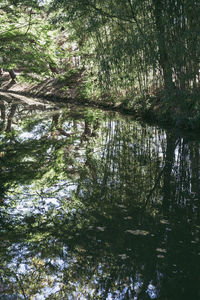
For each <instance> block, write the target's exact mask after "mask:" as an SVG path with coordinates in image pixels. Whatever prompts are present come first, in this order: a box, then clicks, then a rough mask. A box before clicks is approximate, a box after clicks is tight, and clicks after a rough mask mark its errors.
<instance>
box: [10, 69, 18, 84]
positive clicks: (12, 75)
mask: <svg viewBox="0 0 200 300" xmlns="http://www.w3.org/2000/svg"><path fill="white" fill-rule="evenodd" d="M8 72H9V74H10V77H11V79H12V81H15V78H16V76H17V75H16V74H15V71H14V70H13V69H11V70H9V71H8Z"/></svg>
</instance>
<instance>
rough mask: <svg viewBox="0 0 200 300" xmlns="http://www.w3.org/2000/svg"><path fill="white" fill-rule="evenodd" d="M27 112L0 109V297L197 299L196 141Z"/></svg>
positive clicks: (107, 119) (30, 107)
mask: <svg viewBox="0 0 200 300" xmlns="http://www.w3.org/2000/svg"><path fill="white" fill-rule="evenodd" d="M24 101H25V102H27V103H25V102H24ZM28 102H29V101H27V99H23V101H21V100H16V99H15V100H14V98H12V97H10V98H2V99H1V100H0V109H1V120H0V171H1V176H0V230H1V235H0V299H1V300H3V299H30V300H32V299H34V300H35V299H36V300H40V299H58V300H60V299H64V300H66V299H67V300H68V299H69V300H72V299H74V300H76V299H77V300H78V299H80V300H84V299H86V300H88V299H94V300H96V299H107V300H111V299H120V300H121V299H124V300H129V299H132V300H138V299H141V300H145V299H161V300H171V299H174V300H179V299H180V300H183V299H187V300H193V299H194V300H198V299H199V298H200V293H199V290H200V248H199V238H200V234H199V233H200V222H199V220H200V180H199V178H200V135H199V136H196V137H193V138H191V137H190V136H181V135H176V134H175V133H173V132H172V131H168V132H166V131H164V130H163V129H160V128H158V127H151V126H149V125H146V124H141V123H139V122H136V121H134V120H133V119H132V118H130V117H127V118H126V117H123V116H121V115H119V114H115V113H110V112H102V111H100V110H95V109H91V108H81V107H72V106H69V107H66V106H65V107H64V108H63V107H61V106H58V105H53V104H48V103H45V104H39V103H34V101H33V102H30V103H28Z"/></svg>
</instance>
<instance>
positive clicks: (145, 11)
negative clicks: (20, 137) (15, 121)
mask: <svg viewBox="0 0 200 300" xmlns="http://www.w3.org/2000/svg"><path fill="white" fill-rule="evenodd" d="M0 24H1V29H0V42H1V46H0V66H1V76H2V78H3V74H4V71H7V72H9V74H10V77H11V80H12V83H13V84H14V83H15V82H16V81H17V82H24V81H26V82H29V83H34V84H38V83H41V82H49V81H48V80H49V79H53V81H54V82H56V83H57V84H58V83H59V85H58V89H61V90H62V92H65V96H66V97H67V96H68V97H72V96H73V95H74V97H75V98H77V99H82V101H86V102H87V100H88V99H89V102H90V103H91V104H93V103H100V104H106V105H108V106H109V105H110V106H112V107H120V108H121V109H125V110H126V111H130V112H134V113H136V114H138V115H141V116H148V117H149V118H151V119H157V120H158V121H160V122H164V123H167V124H169V123H170V124H172V125H177V126H181V127H186V128H193V129H194V128H199V127H200V103H199V94H200V89H199V78H200V73H199V69H200V60H199V58H200V35H199V32H200V3H199V1H195V0H177V1H173V0H162V1H160V0H123V1H122V0H109V1H101V0H82V1H79V0H73V1H72V0H71V1H70V0H52V1H41V0H31V1H28V0H23V1H18V0H3V1H1V4H0ZM16 75H17V76H16ZM2 81H3V79H2ZM72 90H73V91H72Z"/></svg>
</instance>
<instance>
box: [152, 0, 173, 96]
mask: <svg viewBox="0 0 200 300" xmlns="http://www.w3.org/2000/svg"><path fill="white" fill-rule="evenodd" d="M153 4H154V15H155V24H156V31H157V43H158V55H159V58H158V61H159V64H160V66H161V68H162V71H163V79H164V86H165V90H166V91H170V90H171V89H174V83H173V81H172V69H171V66H170V61H169V55H168V51H169V49H168V48H167V42H166V37H165V35H166V29H165V26H166V24H165V23H166V20H165V22H163V18H164V16H163V13H164V4H163V1H162V0H153Z"/></svg>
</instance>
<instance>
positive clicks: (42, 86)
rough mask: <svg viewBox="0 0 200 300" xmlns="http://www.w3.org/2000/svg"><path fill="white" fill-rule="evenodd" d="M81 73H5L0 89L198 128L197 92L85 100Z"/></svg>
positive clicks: (186, 127)
mask: <svg viewBox="0 0 200 300" xmlns="http://www.w3.org/2000/svg"><path fill="white" fill-rule="evenodd" d="M83 76H84V75H83V74H82V73H81V72H77V71H76V70H75V71H74V70H72V72H70V73H69V74H67V75H65V76H64V75H60V76H57V77H56V78H45V79H43V80H41V81H40V82H33V83H30V82H22V81H17V82H12V81H10V80H9V76H8V74H6V73H5V74H4V76H3V77H1V87H0V91H1V92H5V93H12V94H16V95H24V96H30V97H37V98H43V99H47V100H50V101H58V102H62V103H74V104H77V105H78V104H81V105H90V106H95V107H99V108H103V109H110V110H113V111H119V112H122V113H125V114H129V115H130V114H131V115H134V116H135V117H136V118H137V119H144V120H146V121H149V122H153V123H158V124H159V125H161V126H164V127H176V128H180V129H186V130H188V129H189V130H190V129H192V130H199V129H200V104H199V100H198V99H199V94H196V95H189V94H188V95H187V96H186V95H184V94H183V93H180V92H179V93H177V92H176V93H175V92H174V94H173V93H171V95H170V96H168V97H167V96H166V95H164V93H163V92H162V91H157V92H154V93H151V94H146V95H140V96H136V97H133V98H132V99H123V100H121V99H117V101H116V100H112V98H111V96H108V95H107V96H106V97H105V96H104V97H98V98H97V97H96V98H95V97H93V98H92V99H88V98H87V97H85V96H83V93H82V91H83V89H84V86H83V81H82V77H83Z"/></svg>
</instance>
